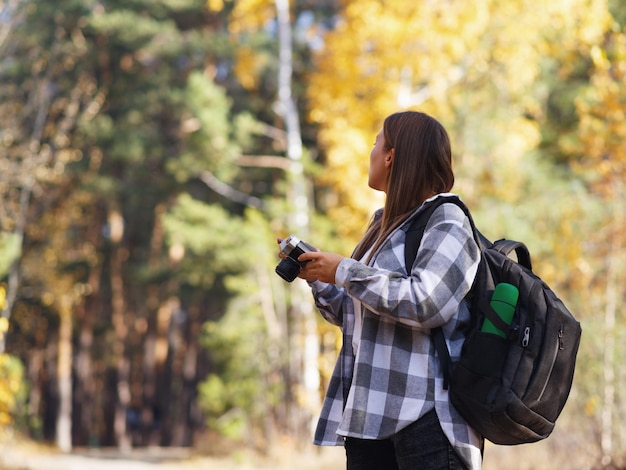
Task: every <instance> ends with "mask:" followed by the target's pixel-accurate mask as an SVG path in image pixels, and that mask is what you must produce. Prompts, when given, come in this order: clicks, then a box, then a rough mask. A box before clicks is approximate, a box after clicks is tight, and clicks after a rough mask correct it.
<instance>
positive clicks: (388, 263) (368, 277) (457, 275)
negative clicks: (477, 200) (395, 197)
mask: <svg viewBox="0 0 626 470" xmlns="http://www.w3.org/2000/svg"><path fill="white" fill-rule="evenodd" d="M401 237H402V234H400V233H395V235H394V239H393V240H391V242H387V243H385V245H383V247H382V249H381V252H380V253H379V254H378V255H377V257H376V260H375V267H369V266H366V265H365V264H363V263H360V262H357V261H355V260H352V259H344V260H342V261H341V262H340V263H339V265H338V268H337V270H336V282H337V285H339V286H341V287H344V288H345V289H346V290H347V291H348V293H349V294H350V295H351V296H353V297H356V298H357V299H359V300H360V301H361V302H362V303H363V304H365V306H366V307H367V309H368V310H370V311H371V312H374V313H375V314H378V315H381V316H386V317H389V318H392V319H394V320H395V321H400V322H402V323H404V324H408V325H411V326H415V327H418V328H424V329H431V328H435V327H437V326H440V325H442V324H444V323H446V322H447V321H448V320H449V319H450V318H452V316H453V315H455V314H456V312H457V311H458V309H459V304H460V303H461V302H462V300H463V299H464V297H465V296H466V294H467V293H468V292H469V290H470V288H471V286H472V283H473V281H474V277H475V275H476V271H477V269H478V262H479V260H480V251H479V248H478V246H477V245H476V243H475V241H474V239H473V236H472V230H471V227H470V225H469V221H468V220H467V218H466V217H465V214H463V211H462V210H461V209H460V208H459V207H458V206H456V205H455V204H443V205H441V206H440V207H439V208H437V210H435V212H434V213H433V214H432V216H431V219H430V221H429V223H428V225H427V227H426V230H425V231H424V236H423V237H422V242H421V244H420V247H419V250H418V252H417V256H416V259H415V262H414V264H413V266H412V269H411V275H410V276H406V275H404V274H402V273H401V272H400V270H401V267H403V265H404V239H401Z"/></svg>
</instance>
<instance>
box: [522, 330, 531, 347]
mask: <svg viewBox="0 0 626 470" xmlns="http://www.w3.org/2000/svg"><path fill="white" fill-rule="evenodd" d="M528 343H530V326H527V327H526V328H524V337H523V338H522V347H524V348H525V347H526V346H528Z"/></svg>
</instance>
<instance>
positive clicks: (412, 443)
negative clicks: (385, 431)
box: [345, 410, 466, 470]
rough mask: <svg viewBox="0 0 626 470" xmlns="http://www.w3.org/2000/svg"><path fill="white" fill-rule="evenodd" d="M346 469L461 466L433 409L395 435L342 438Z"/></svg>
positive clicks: (426, 469) (453, 469)
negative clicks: (378, 437)
mask: <svg viewBox="0 0 626 470" xmlns="http://www.w3.org/2000/svg"><path fill="white" fill-rule="evenodd" d="M345 445H346V457H347V467H346V468H347V470H463V469H466V467H465V465H464V464H463V462H462V461H461V459H460V458H459V456H458V455H457V454H456V452H455V451H454V449H453V447H452V446H451V445H450V441H448V438H447V437H446V436H445V434H444V433H443V431H442V430H441V425H440V424H439V419H438V418H437V414H436V413H435V410H433V411H430V412H428V413H426V414H425V415H424V416H423V417H422V418H420V419H419V420H417V421H416V422H415V423H413V424H410V425H409V426H407V427H406V428H404V429H403V430H401V431H400V432H398V434H396V435H395V436H393V437H391V438H389V439H384V440H379V441H374V440H369V439H355V438H353V437H348V438H347V439H346V443H345Z"/></svg>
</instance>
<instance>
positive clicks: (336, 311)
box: [309, 281, 349, 326]
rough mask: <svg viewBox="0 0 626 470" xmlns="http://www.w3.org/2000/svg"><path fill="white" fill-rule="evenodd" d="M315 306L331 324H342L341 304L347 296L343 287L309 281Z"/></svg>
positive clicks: (342, 310) (342, 311)
mask: <svg viewBox="0 0 626 470" xmlns="http://www.w3.org/2000/svg"><path fill="white" fill-rule="evenodd" d="M309 285H310V286H311V289H312V292H313V298H314V299H315V306H316V307H317V309H318V310H319V312H320V314H321V315H322V317H323V318H324V319H325V320H326V321H328V322H330V323H331V324H333V325H337V326H342V325H343V313H344V307H343V304H344V302H345V301H346V299H349V297H348V296H347V295H346V292H345V289H343V288H340V287H337V286H336V285H335V284H327V283H325V282H321V281H315V282H310V283H309Z"/></svg>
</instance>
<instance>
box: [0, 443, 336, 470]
mask: <svg viewBox="0 0 626 470" xmlns="http://www.w3.org/2000/svg"><path fill="white" fill-rule="evenodd" d="M284 454H285V455H280V456H277V457H273V458H271V459H270V458H261V457H258V456H254V455H252V454H249V453H247V452H241V453H235V454H234V455H231V456H230V457H207V456H198V455H196V454H195V453H194V452H193V451H192V450H190V449H180V448H161V447H158V448H146V449H134V450H132V451H131V452H129V453H120V452H119V451H118V450H116V449H76V450H74V451H73V452H71V453H69V454H65V453H60V452H57V451H55V450H54V449H50V448H44V447H41V446H35V445H32V444H23V443H21V444H20V443H15V442H14V443H0V469H1V470H113V469H115V470H196V469H198V470H199V469H202V470H287V469H290V470H292V469H294V468H297V469H298V470H319V469H325V470H343V469H344V468H345V457H344V455H345V454H344V452H343V449H341V448H324V449H317V448H313V449H312V450H311V451H306V452H300V453H296V452H293V451H287V452H285V453H284Z"/></svg>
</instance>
